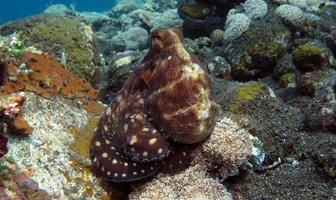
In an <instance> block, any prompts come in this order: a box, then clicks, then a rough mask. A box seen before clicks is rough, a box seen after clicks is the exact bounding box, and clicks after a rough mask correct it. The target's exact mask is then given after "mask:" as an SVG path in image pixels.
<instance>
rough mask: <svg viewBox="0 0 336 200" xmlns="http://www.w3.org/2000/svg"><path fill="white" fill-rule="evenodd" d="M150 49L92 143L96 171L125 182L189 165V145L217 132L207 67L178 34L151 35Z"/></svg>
mask: <svg viewBox="0 0 336 200" xmlns="http://www.w3.org/2000/svg"><path fill="white" fill-rule="evenodd" d="M150 43H151V44H150V49H149V51H148V53H147V55H146V56H145V57H144V58H143V60H142V61H141V62H140V64H139V66H138V68H137V70H136V71H135V72H134V73H133V74H131V75H130V76H129V78H128V79H127V80H126V82H125V83H124V85H123V87H122V89H121V90H120V91H119V92H118V94H117V95H116V97H115V98H114V99H113V100H112V101H111V102H110V103H109V105H108V106H107V107H106V109H105V111H104V113H103V114H102V116H101V118H100V120H99V122H98V125H97V128H96V130H95V133H94V136H93V138H92V140H91V146H90V159H91V163H92V168H93V171H94V172H95V173H96V174H97V175H100V176H102V177H103V178H104V179H105V180H107V181H113V182H127V181H135V180H140V179H143V178H146V177H150V176H152V175H153V174H155V173H157V172H158V171H159V170H161V171H165V172H176V171H178V170H180V169H183V168H184V167H185V166H187V165H188V164H189V163H190V161H191V156H190V149H189V148H188V146H190V145H191V144H195V143H198V142H201V141H202V140H204V139H206V138H207V137H208V136H209V135H210V134H211V132H212V131H213V129H214V126H215V123H216V121H217V116H218V104H217V103H216V101H215V98H214V92H213V87H212V82H211V80H210V78H209V75H208V74H207V72H206V69H205V67H204V66H203V65H202V64H201V62H200V61H199V60H198V59H197V58H196V57H195V56H193V55H191V54H189V53H188V52H187V51H186V49H185V48H184V46H183V35H182V32H181V31H180V30H179V29H177V28H173V29H169V30H159V29H156V30H154V31H152V33H151V42H150Z"/></svg>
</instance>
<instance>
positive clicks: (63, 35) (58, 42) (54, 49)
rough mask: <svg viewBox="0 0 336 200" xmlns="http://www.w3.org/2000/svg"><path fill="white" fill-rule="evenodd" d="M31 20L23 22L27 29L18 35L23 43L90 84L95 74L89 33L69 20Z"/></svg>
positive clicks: (59, 18)
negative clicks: (52, 57)
mask: <svg viewBox="0 0 336 200" xmlns="http://www.w3.org/2000/svg"><path fill="white" fill-rule="evenodd" d="M34 19H35V20H32V21H31V22H27V23H31V24H30V25H31V26H32V27H31V29H30V30H24V31H22V32H21V34H20V39H21V40H22V41H23V43H24V44H26V46H36V47H37V48H39V49H41V50H43V51H46V52H47V53H49V54H51V55H55V56H56V57H57V58H58V59H59V61H61V62H62V63H63V64H65V65H66V67H67V68H68V69H69V70H70V71H72V72H73V73H74V74H76V75H78V76H79V77H81V78H84V79H86V80H88V81H90V80H91V77H92V76H93V73H94V70H95V67H94V64H93V60H94V54H93V47H92V41H91V40H92V38H91V34H92V33H91V29H90V28H89V27H88V26H86V25H84V24H83V23H82V22H79V21H78V20H77V19H75V18H72V17H50V16H38V17H36V18H34Z"/></svg>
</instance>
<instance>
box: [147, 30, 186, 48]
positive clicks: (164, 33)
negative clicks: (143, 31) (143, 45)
mask: <svg viewBox="0 0 336 200" xmlns="http://www.w3.org/2000/svg"><path fill="white" fill-rule="evenodd" d="M182 43H183V34H182V31H181V30H180V29H179V28H172V29H169V30H161V29H155V30H153V31H152V33H151V51H164V50H169V49H171V48H172V47H174V46H176V45H177V44H182ZM169 51H170V50H169Z"/></svg>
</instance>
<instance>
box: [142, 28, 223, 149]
mask: <svg viewBox="0 0 336 200" xmlns="http://www.w3.org/2000/svg"><path fill="white" fill-rule="evenodd" d="M152 38H153V39H152V49H154V51H155V52H161V53H160V54H158V55H154V56H153V58H154V59H153V60H155V62H154V63H153V64H154V66H155V67H154V69H153V71H152V75H151V78H150V80H149V81H148V86H149V87H148V92H147V95H146V108H147V110H148V111H149V113H150V115H151V117H152V118H153V121H154V122H155V124H156V125H157V126H158V127H160V128H161V129H162V130H163V132H164V133H165V134H166V135H167V136H168V137H170V138H172V139H173V140H175V141H177V142H181V143H185V144H192V143H197V142H200V141H202V140H203V139H205V138H206V137H208V136H209V135H210V133H211V132H212V130H213V128H214V125H215V122H216V120H217V115H218V105H217V104H216V102H215V100H214V93H213V89H212V83H211V81H210V79H209V76H208V74H207V73H206V70H205V69H204V67H203V66H202V64H201V63H200V62H199V61H198V60H197V59H196V58H195V57H193V56H191V55H190V54H189V53H188V52H187V51H186V50H185V49H184V47H183V42H182V41H183V40H182V35H181V32H180V31H179V30H178V29H172V30H168V31H166V32H162V31H154V32H153V34H152ZM202 104H204V105H202Z"/></svg>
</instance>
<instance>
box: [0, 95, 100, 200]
mask: <svg viewBox="0 0 336 200" xmlns="http://www.w3.org/2000/svg"><path fill="white" fill-rule="evenodd" d="M26 95H27V102H26V103H25V105H24V113H23V116H24V118H25V119H27V121H28V122H29V124H30V125H31V126H32V127H33V128H34V131H33V133H32V134H31V135H29V137H28V138H25V139H21V138H17V137H9V144H8V146H9V149H10V151H9V152H8V154H7V155H6V156H5V157H3V158H2V161H3V162H5V163H8V162H11V163H15V164H16V165H17V167H18V169H17V170H18V171H21V172H23V171H29V177H30V178H31V179H32V180H34V181H36V182H37V183H38V185H39V188H41V189H43V190H45V191H46V192H47V194H48V195H49V196H51V197H53V198H58V199H78V198H92V199H101V198H103V196H104V195H106V193H105V192H104V191H103V190H102V188H101V187H99V181H98V180H97V179H95V177H94V176H93V175H92V174H91V173H90V171H89V170H87V169H86V170H83V169H80V168H77V167H74V165H73V162H74V161H73V160H72V157H71V152H70V149H69V146H70V145H71V144H72V143H74V142H76V141H74V138H73V137H72V136H71V135H70V133H69V130H68V129H69V128H76V127H77V128H78V127H80V126H83V125H85V124H86V123H87V121H88V115H87V113H86V111H84V110H82V109H80V108H78V107H76V106H74V105H71V104H67V103H66V102H65V101H64V100H63V99H61V98H58V99H54V100H53V101H51V100H47V99H44V98H42V97H39V96H37V95H36V94H33V93H27V94H26ZM6 161H7V162H6ZM74 185H76V187H74Z"/></svg>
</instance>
